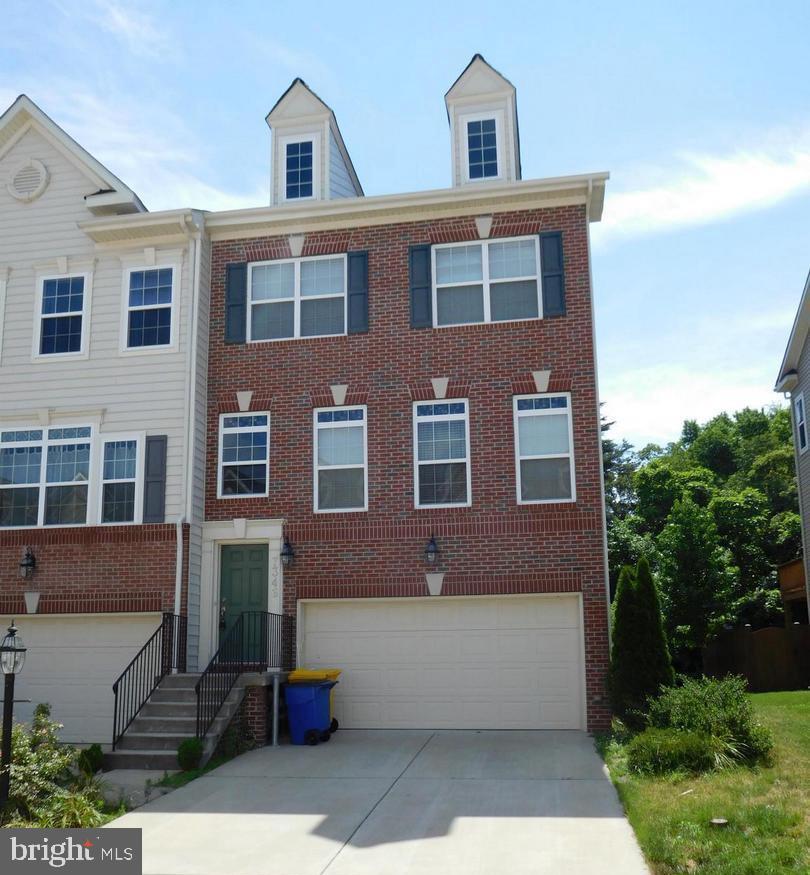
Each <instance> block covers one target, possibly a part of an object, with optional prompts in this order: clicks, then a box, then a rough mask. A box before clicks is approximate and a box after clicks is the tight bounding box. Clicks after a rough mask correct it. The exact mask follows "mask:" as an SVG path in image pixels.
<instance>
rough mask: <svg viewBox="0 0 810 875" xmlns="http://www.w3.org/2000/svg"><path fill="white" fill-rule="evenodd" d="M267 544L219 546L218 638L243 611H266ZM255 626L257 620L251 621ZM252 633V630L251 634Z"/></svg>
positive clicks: (252, 626)
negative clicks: (220, 551)
mask: <svg viewBox="0 0 810 875" xmlns="http://www.w3.org/2000/svg"><path fill="white" fill-rule="evenodd" d="M267 550H268V547H267V544H246V545H245V546H241V545H238V546H237V545H228V546H224V547H222V555H221V559H220V580H219V638H220V641H222V639H223V637H224V636H225V634H226V633H227V632H228V630H229V629H230V628H231V626H233V624H234V623H235V622H236V621H237V620H238V619H239V615H240V614H242V613H244V612H245V611H263V612H266V611H267V579H268V557H267ZM250 625H251V628H255V627H256V624H255V623H252V624H250ZM253 637H255V635H253V634H251V638H253Z"/></svg>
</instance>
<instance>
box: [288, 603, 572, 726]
mask: <svg viewBox="0 0 810 875" xmlns="http://www.w3.org/2000/svg"><path fill="white" fill-rule="evenodd" d="M299 640H300V641H301V653H300V659H299V664H300V665H302V666H306V667H307V668H310V667H326V666H334V667H336V668H341V669H343V671H344V674H343V675H342V677H341V679H340V683H339V684H338V686H337V687H336V688H335V711H336V716H337V718H338V720H339V721H340V724H341V726H345V727H346V728H355V729H361V728H365V729H379V728H391V729H393V728H398V729H405V728H436V729H443V728H445V729H582V728H584V721H583V714H582V710H583V707H582V698H583V696H582V675H583V672H582V656H581V652H582V631H581V622H580V607H579V598H578V597H577V596H559V597H558V596H503V597H493V598H488V597H482V598H447V597H444V598H443V597H436V598H432V599H401V600H382V599H378V600H365V601H363V600H361V601H349V600H338V601H311V602H303V603H302V635H301V637H300V639H299Z"/></svg>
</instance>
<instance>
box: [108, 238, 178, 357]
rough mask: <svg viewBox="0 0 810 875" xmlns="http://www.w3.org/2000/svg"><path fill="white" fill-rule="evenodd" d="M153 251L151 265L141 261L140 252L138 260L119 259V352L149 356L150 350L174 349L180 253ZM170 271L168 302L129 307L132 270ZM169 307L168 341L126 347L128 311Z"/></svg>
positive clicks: (133, 271)
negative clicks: (170, 284)
mask: <svg viewBox="0 0 810 875" xmlns="http://www.w3.org/2000/svg"><path fill="white" fill-rule="evenodd" d="M162 255H163V258H161V257H160V256H161V253H156V263H155V264H144V263H143V253H142V252H141V253H140V256H139V257H140V259H141V260H140V263H126V262H122V264H123V270H122V272H121V274H122V277H121V322H120V326H119V330H120V342H119V355H125V356H131V355H152V354H154V353H163V352H177V349H178V345H179V340H180V326H179V325H178V319H179V315H180V297H181V294H182V276H183V275H182V256H180V255H175V254H174V253H172V254H171V256H170V258H169V259H167V256H169V253H163V254H162ZM167 269H168V270H171V272H172V301H171V304H144V305H142V306H141V305H139V306H136V307H130V306H129V278H130V276H131V275H132V274H133V273H140V272H143V271H151V270H167ZM166 307H169V309H170V310H171V317H170V318H171V325H170V330H169V342H168V343H163V344H159V345H158V344H155V345H152V346H129V314H130V311H132V310H164V309H166Z"/></svg>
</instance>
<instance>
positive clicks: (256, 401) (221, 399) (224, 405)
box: [208, 390, 273, 413]
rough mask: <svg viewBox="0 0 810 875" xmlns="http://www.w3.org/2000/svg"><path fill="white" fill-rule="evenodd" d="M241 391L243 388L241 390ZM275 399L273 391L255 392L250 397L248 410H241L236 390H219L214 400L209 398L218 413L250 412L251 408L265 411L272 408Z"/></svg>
mask: <svg viewBox="0 0 810 875" xmlns="http://www.w3.org/2000/svg"><path fill="white" fill-rule="evenodd" d="M240 391H241V390H240ZM272 401H273V393H272V392H266V391H265V392H254V393H253V397H252V398H251V399H250V407H249V408H248V410H246V411H245V410H240V409H239V402H238V400H237V397H236V391H235V390H234V391H232V392H231V391H229V392H218V393H217V395H216V398H215V399H214V400H209V402H208V404H209V406H210V407H214V406H215V407H216V410H217V413H249V412H250V411H251V410H260V411H265V410H269V409H270V405H271V403H272Z"/></svg>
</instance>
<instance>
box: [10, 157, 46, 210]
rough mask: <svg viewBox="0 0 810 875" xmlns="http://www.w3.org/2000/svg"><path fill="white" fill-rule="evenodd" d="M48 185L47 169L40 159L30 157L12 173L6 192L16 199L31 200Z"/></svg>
mask: <svg viewBox="0 0 810 875" xmlns="http://www.w3.org/2000/svg"><path fill="white" fill-rule="evenodd" d="M47 185H48V171H47V170H46V169H45V165H44V164H43V163H42V162H41V161H37V160H36V159H35V158H31V159H30V160H28V161H26V162H25V163H24V164H21V165H19V166H18V167H17V169H16V170H15V171H14V173H12V176H11V182H9V184H8V186H7V188H8V193H9V194H10V195H11V196H12V197H13V198H16V199H17V200H18V201H26V202H28V201H33V200H36V198H38V197H39V196H40V195H41V194H42V192H43V191H45V187H46V186H47Z"/></svg>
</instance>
